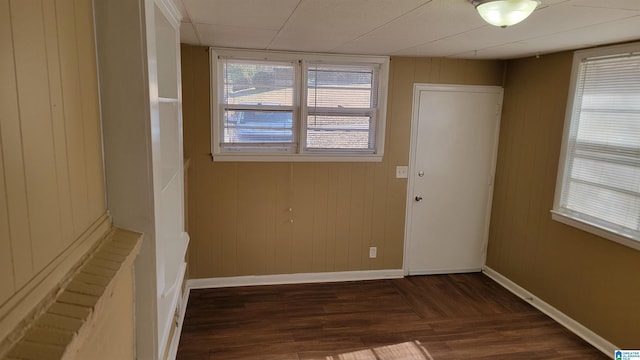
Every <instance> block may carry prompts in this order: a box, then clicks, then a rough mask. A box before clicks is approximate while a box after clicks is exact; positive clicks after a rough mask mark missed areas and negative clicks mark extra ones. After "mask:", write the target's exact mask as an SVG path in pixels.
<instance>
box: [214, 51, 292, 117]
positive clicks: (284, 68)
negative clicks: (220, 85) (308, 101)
mask: <svg viewBox="0 0 640 360" xmlns="http://www.w3.org/2000/svg"><path fill="white" fill-rule="evenodd" d="M294 74H295V71H294V66H293V65H292V64H287V63H273V64H272V63H269V62H264V63H255V62H249V61H239V60H226V61H225V62H224V65H223V77H224V90H223V92H224V95H223V96H224V99H223V101H224V103H225V104H236V105H272V106H293V85H294V81H295V80H294V78H295V76H294Z"/></svg>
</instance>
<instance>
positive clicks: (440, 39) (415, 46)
mask: <svg viewBox="0 0 640 360" xmlns="http://www.w3.org/2000/svg"><path fill="white" fill-rule="evenodd" d="M488 26H491V25H481V26H478V27H475V28H473V29H469V30H465V31H462V32H459V33H456V34H452V35H448V36H445V37H441V38H439V39H435V40H430V41H427V42H424V43H420V44H418V45H413V46H409V47H406V48H402V49H397V50H394V51H393V52H392V53H391V54H389V55H397V53H398V52H399V51H405V50H409V49H414V48H417V47H421V46H425V45H429V44H433V43H435V42H438V41H442V40H446V39H449V38H452V37H456V36H458V35H462V34H466V33H469V32H473V31H478V30H479V29H482V28H485V27H488ZM476 50H477V49H476Z"/></svg>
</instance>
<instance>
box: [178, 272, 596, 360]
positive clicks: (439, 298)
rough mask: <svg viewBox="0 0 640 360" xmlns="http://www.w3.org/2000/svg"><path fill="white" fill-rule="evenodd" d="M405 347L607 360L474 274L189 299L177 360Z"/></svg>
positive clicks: (446, 356) (202, 293) (438, 359)
mask: <svg viewBox="0 0 640 360" xmlns="http://www.w3.org/2000/svg"><path fill="white" fill-rule="evenodd" d="M413 340H418V341H419V342H420V343H421V344H422V345H423V346H424V347H425V348H426V349H427V350H428V351H429V353H430V354H431V356H432V357H433V359H434V360H452V359H526V360H534V359H576V360H577V359H581V360H586V359H608V357H606V356H604V355H603V354H602V353H600V352H599V351H597V350H596V349H595V348H593V347H591V346H590V345H589V344H587V343H585V342H584V341H583V340H581V339H580V338H578V337H577V336H575V335H573V334H572V333H570V332H569V331H568V330H566V329H565V328H564V327H562V326H561V325H559V324H557V323H555V322H554V321H553V320H551V319H550V318H548V317H547V316H546V315H544V314H542V313H540V312H539V311H537V310H536V309H534V308H533V307H531V306H530V305H529V304H527V303H526V302H524V301H522V300H520V299H519V298H517V297H516V296H514V295H512V294H511V293H509V292H508V291H507V290H505V289H503V288H502V287H501V286H500V285H498V284H496V283H495V282H493V281H492V280H491V279H489V278H488V277H486V276H484V275H482V274H459V275H437V276H414V277H408V278H405V279H396V280H374V281H360V282H344V283H323V284H303V285H275V286H256V287H237V288H222V289H207V290H193V291H191V295H190V297H189V304H188V307H187V313H186V316H185V321H184V326H183V329H182V335H181V339H180V346H179V349H178V357H177V359H179V360H191V359H197V360H213V359H225V360H236V359H246V360H258V359H260V360H289V359H296V360H307V359H318V358H320V359H322V358H323V356H326V355H334V354H336V353H341V352H350V351H355V350H360V349H366V348H372V347H378V346H383V345H392V344H398V343H403V342H406V341H413Z"/></svg>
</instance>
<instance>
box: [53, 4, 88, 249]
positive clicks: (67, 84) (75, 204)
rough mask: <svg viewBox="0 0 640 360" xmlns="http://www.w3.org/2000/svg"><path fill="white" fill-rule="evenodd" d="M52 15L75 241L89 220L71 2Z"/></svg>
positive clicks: (57, 7) (74, 20)
mask: <svg viewBox="0 0 640 360" xmlns="http://www.w3.org/2000/svg"><path fill="white" fill-rule="evenodd" d="M56 14H57V19H58V23H57V24H58V27H57V29H58V44H59V46H60V51H59V52H60V74H61V78H62V89H63V91H62V99H63V106H64V111H65V124H66V132H67V133H66V138H67V161H68V162H69V164H68V165H69V183H70V185H71V188H72V189H73V191H72V193H71V206H72V211H73V219H74V237H76V236H78V235H80V234H81V233H82V231H84V229H85V227H86V226H88V224H89V223H90V221H91V219H90V217H89V214H90V213H89V195H88V191H89V189H88V185H87V165H86V158H85V155H86V154H85V149H86V145H85V137H84V135H85V124H84V122H83V118H82V115H83V114H82V94H81V87H80V78H79V72H78V66H79V64H78V54H77V52H78V45H77V39H76V26H75V23H76V16H75V9H74V4H73V0H58V1H56Z"/></svg>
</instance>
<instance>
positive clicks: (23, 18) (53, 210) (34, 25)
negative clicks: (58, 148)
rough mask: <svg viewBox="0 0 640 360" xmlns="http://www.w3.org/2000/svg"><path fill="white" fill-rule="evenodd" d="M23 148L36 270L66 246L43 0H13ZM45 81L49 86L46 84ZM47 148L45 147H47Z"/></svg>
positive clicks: (32, 248) (32, 251)
mask: <svg viewBox="0 0 640 360" xmlns="http://www.w3.org/2000/svg"><path fill="white" fill-rule="evenodd" d="M11 16H12V18H13V22H12V25H13V36H14V46H15V63H16V78H17V84H18V87H17V91H18V106H19V107H20V124H21V127H22V133H21V135H22V149H23V156H24V171H25V182H26V193H27V204H28V208H29V226H30V229H31V235H32V243H31V249H30V250H31V253H32V257H33V266H34V271H35V272H37V271H39V270H40V269H42V268H43V267H44V266H45V265H46V264H48V263H49V261H51V260H52V256H54V255H55V254H57V253H58V252H59V251H60V250H61V248H62V244H61V242H62V234H61V229H60V215H59V212H58V211H57V207H58V206H57V205H58V204H57V191H58V186H57V183H56V169H55V158H54V156H53V152H52V151H51V150H52V149H53V136H52V135H53V132H52V127H51V120H50V116H51V114H50V110H51V108H50V105H49V91H48V90H49V87H48V86H47V85H46V84H47V83H48V74H47V63H46V52H45V39H44V25H43V21H42V19H43V15H42V6H41V4H40V3H35V2H31V1H20V2H12V3H11ZM43 84H44V86H43ZM45 149H46V151H43V150H45Z"/></svg>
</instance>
